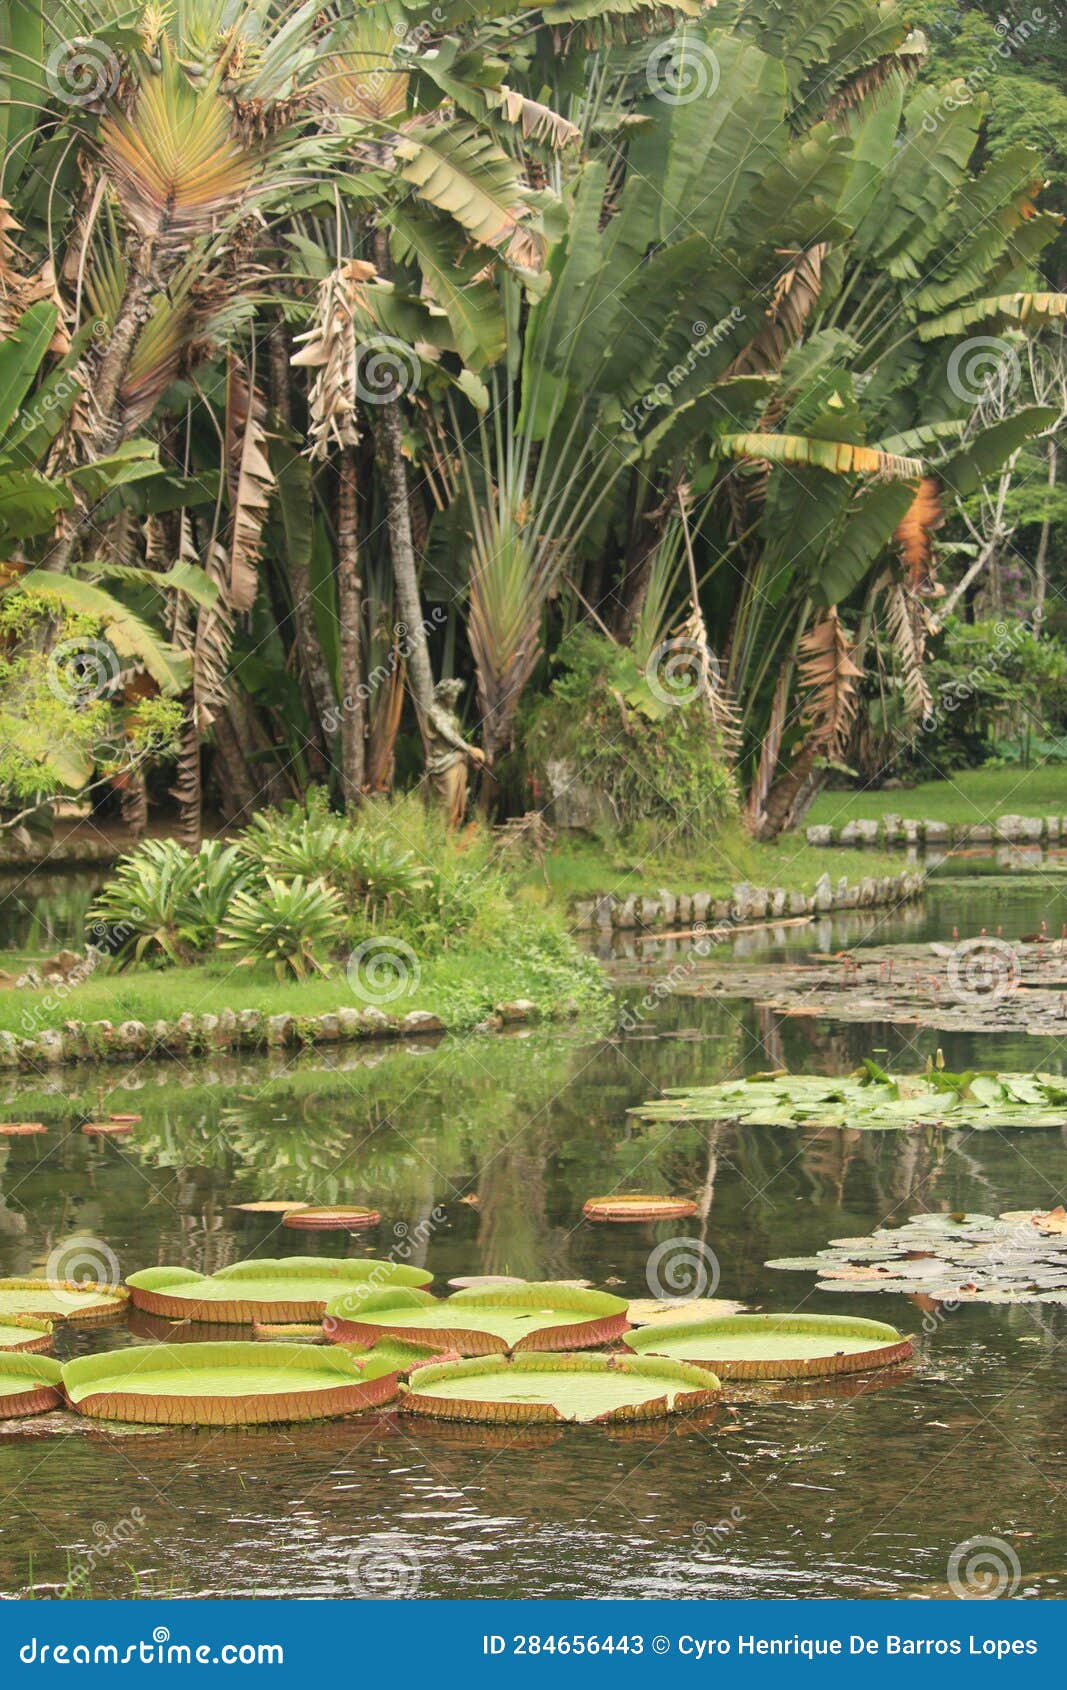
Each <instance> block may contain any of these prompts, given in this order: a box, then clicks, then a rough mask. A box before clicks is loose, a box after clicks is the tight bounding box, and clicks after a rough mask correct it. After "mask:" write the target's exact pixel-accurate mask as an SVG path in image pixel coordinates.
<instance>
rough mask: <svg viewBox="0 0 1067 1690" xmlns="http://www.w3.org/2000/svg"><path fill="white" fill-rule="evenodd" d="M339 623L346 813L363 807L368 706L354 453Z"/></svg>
mask: <svg viewBox="0 0 1067 1690" xmlns="http://www.w3.org/2000/svg"><path fill="white" fill-rule="evenodd" d="M337 618H338V622H339V623H340V652H341V796H342V798H343V801H344V807H345V809H346V810H355V809H356V808H357V807H358V806H359V804H360V803H361V802H362V798H363V784H364V776H365V761H366V749H365V735H366V704H365V702H364V696H363V635H362V629H363V582H362V580H361V579H360V574H359V502H358V498H357V483H356V450H355V447H353V446H346V447H345V448H344V450H343V451H342V453H341V464H340V479H339V482H338V488H337Z"/></svg>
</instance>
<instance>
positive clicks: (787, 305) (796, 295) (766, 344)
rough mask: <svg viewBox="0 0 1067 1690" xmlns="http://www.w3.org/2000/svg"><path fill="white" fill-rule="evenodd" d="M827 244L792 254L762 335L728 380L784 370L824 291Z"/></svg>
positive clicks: (738, 359) (739, 358)
mask: <svg viewBox="0 0 1067 1690" xmlns="http://www.w3.org/2000/svg"><path fill="white" fill-rule="evenodd" d="M829 250H830V249H829V246H828V244H827V243H826V242H825V241H821V242H819V244H818V245H816V246H813V247H809V248H808V249H807V251H805V252H797V253H793V254H790V255H789V256H790V257H791V258H792V262H791V263H790V264H789V265H788V267H787V268H786V269H785V270H784V271H783V272H782V274H781V275H780V276H779V278H778V281H777V282H776V284H775V287H774V291H773V294H772V296H771V303H770V305H769V306H768V308H767V313H766V315H767V321H766V323H765V324H764V326H763V328H761V329H760V331H759V333H758V334H757V335H755V336H754V337H753V339H752V340H750V341H749V343H748V345H747V346H746V347H744V348H743V350H742V351H741V352H739V353H738V355H737V357H736V358H735V359H734V361H733V363H732V364H731V365H730V367H729V369H728V370H727V371H726V377H727V379H728V378H729V377H731V376H737V375H762V374H763V373H764V372H765V371H767V370H778V369H781V366H782V360H783V359H784V358H785V355H786V353H787V352H788V351H789V349H790V348H791V347H792V346H795V344H796V342H797V341H798V340H799V339H800V337H801V335H802V334H803V332H804V327H805V324H806V323H807V320H808V318H809V317H810V315H811V313H812V311H813V309H814V307H815V306H816V304H817V303H818V299H819V295H820V293H821V291H822V267H823V260H824V259H825V257H826V254H827V253H828V252H829Z"/></svg>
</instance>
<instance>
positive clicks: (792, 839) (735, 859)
mask: <svg viewBox="0 0 1067 1690" xmlns="http://www.w3.org/2000/svg"><path fill="white" fill-rule="evenodd" d="M1064 807H1065V809H1067V805H1065V806H1064ZM900 866H901V865H900V858H899V856H894V855H892V854H891V853H890V852H888V851H885V852H882V851H866V850H860V851H843V850H835V851H834V852H833V854H832V855H828V854H827V852H826V851H822V850H816V849H814V848H813V847H812V846H810V845H807V844H805V843H804V841H803V836H802V835H797V834H793V835H787V836H786V837H785V838H783V839H781V840H778V841H776V842H775V843H774V844H767V845H760V844H757V843H756V842H755V840H753V839H751V838H750V837H749V835H748V834H747V833H746V832H745V830H744V828H743V827H741V826H740V824H735V825H734V826H732V827H728V828H724V829H723V831H722V832H721V833H719V834H717V835H716V837H715V839H714V840H712V841H710V842H709V843H708V844H706V845H694V846H693V847H691V848H685V849H679V850H677V851H676V852H671V853H670V854H668V855H666V856H664V855H662V854H659V853H656V852H655V851H651V852H649V853H648V854H645V853H644V852H642V851H641V850H640V848H639V847H638V846H636V845H633V844H628V845H626V846H621V845H618V846H615V847H609V846H605V845H602V844H600V843H597V842H593V841H582V840H575V841H574V842H573V843H572V842H569V841H568V842H564V841H562V840H559V841H557V843H556V846H555V849H554V850H553V851H552V852H551V854H550V855H549V856H548V857H547V859H546V863H545V870H546V872H547V875H548V880H549V884H550V886H551V888H552V891H553V893H554V894H555V895H556V897H557V898H559V899H561V900H562V901H563V902H564V903H565V904H569V903H570V902H571V900H572V899H574V898H588V897H592V896H593V895H594V894H596V893H598V892H614V893H615V895H616V896H617V897H626V896H627V895H628V894H629V893H631V892H634V893H638V894H641V893H649V894H654V893H656V892H658V891H660V890H662V891H665V892H710V893H711V894H712V896H713V897H717V898H724V897H726V896H728V894H729V891H730V888H731V887H732V886H736V885H737V884H738V882H739V881H742V880H747V881H750V882H751V883H752V884H753V885H754V886H784V887H785V888H786V889H787V890H788V891H796V892H811V891H812V890H813V889H814V886H815V882H816V881H817V880H818V878H819V876H820V875H821V874H824V873H829V874H831V875H832V876H833V877H834V879H835V880H836V879H838V877H839V876H841V875H843V874H844V875H847V876H848V878H849V879H850V880H862V879H863V877H864V875H872V874H873V875H883V874H899V873H900ZM530 872H531V879H532V880H540V879H541V870H540V868H539V867H537V866H535V867H534V868H533V869H531V871H530ZM542 884H543V880H542Z"/></svg>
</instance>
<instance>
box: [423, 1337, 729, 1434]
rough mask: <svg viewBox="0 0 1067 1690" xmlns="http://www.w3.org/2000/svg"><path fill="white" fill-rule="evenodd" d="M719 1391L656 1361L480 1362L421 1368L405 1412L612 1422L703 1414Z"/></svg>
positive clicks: (700, 1375) (536, 1358) (699, 1376)
mask: <svg viewBox="0 0 1067 1690" xmlns="http://www.w3.org/2000/svg"><path fill="white" fill-rule="evenodd" d="M718 1389H719V1382H718V1380H717V1379H716V1378H715V1377H714V1375H713V1374H711V1373H708V1372H707V1370H706V1369H704V1368H699V1367H687V1366H685V1365H683V1364H682V1363H680V1362H676V1361H664V1360H662V1359H661V1358H660V1357H658V1356H626V1355H597V1354H585V1353H583V1352H581V1351H578V1352H577V1353H575V1354H572V1355H530V1354H526V1355H512V1356H501V1355H495V1356H478V1357H474V1358H468V1359H467V1360H465V1361H453V1362H441V1363H439V1364H437V1365H434V1364H433V1363H431V1364H430V1365H429V1366H428V1367H422V1368H419V1370H418V1372H417V1373H415V1374H414V1376H413V1377H412V1379H411V1381H410V1382H409V1384H408V1386H407V1388H406V1390H405V1391H404V1394H403V1396H402V1397H401V1400H400V1410H401V1413H403V1414H425V1415H430V1416H433V1417H436V1418H440V1419H443V1420H489V1421H509V1422H523V1421H541V1422H552V1423H556V1422H559V1421H573V1422H576V1423H578V1424H580V1425H589V1424H593V1423H601V1424H610V1423H616V1422H619V1421H633V1420H652V1419H658V1418H660V1417H661V1416H664V1415H667V1414H679V1413H684V1412H687V1411H688V1410H691V1409H696V1408H703V1407H706V1406H707V1405H708V1404H710V1403H713V1402H714V1401H715V1399H716V1396H717V1394H718Z"/></svg>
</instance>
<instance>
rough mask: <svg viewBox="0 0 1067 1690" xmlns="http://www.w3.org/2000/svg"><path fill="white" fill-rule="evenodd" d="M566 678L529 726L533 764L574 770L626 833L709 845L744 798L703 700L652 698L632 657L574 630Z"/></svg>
mask: <svg viewBox="0 0 1067 1690" xmlns="http://www.w3.org/2000/svg"><path fill="white" fill-rule="evenodd" d="M557 662H558V664H559V666H560V673H559V675H558V676H557V678H556V680H555V681H553V683H552V686H551V689H550V691H549V694H548V696H547V698H545V699H542V700H541V701H540V702H539V703H538V704H537V705H535V707H534V709H533V711H532V712H531V714H530V716H529V719H528V730H527V746H528V755H529V758H530V761H531V763H532V765H533V767H534V768H535V769H537V770H538V771H539V772H540V773H541V775H542V776H543V774H544V770H545V766H546V764H547V763H548V761H549V760H550V759H555V758H561V759H567V760H571V761H573V762H574V763H575V764H576V766H577V768H578V769H579V770H580V772H581V778H582V781H583V782H584V783H585V784H586V785H588V786H590V787H592V788H593V789H594V790H595V791H597V792H598V793H600V794H602V795H603V796H604V797H606V798H607V800H608V801H609V803H610V805H611V808H612V810H613V812H614V815H615V819H616V822H617V825H618V828H619V831H620V832H621V833H623V834H627V833H628V832H629V831H630V830H631V829H632V828H633V827H634V826H635V825H636V824H637V823H639V822H642V821H645V822H651V823H652V824H653V825H654V826H655V827H656V828H657V829H659V830H662V831H666V832H669V833H670V835H671V837H672V839H673V840H675V841H676V842H677V841H679V840H686V839H694V838H700V837H706V836H707V835H708V834H709V833H713V832H715V831H716V830H717V829H718V828H719V827H721V825H722V824H723V822H724V821H726V819H727V818H728V817H729V816H730V815H731V814H732V813H733V812H734V810H735V809H736V804H737V793H736V789H735V786H734V781H733V777H732V775H731V773H730V771H729V769H728V767H727V765H726V762H725V759H724V757H723V753H722V748H721V746H720V745H719V744H717V743H716V737H715V733H714V729H713V727H712V724H711V722H710V720H709V718H708V713H707V710H706V708H705V705H704V701H703V699H702V698H701V697H700V696H699V694H697V695H695V696H692V697H688V698H687V697H686V696H685V695H684V694H679V695H678V696H677V697H676V698H674V699H672V698H670V697H669V696H666V689H665V688H664V687H663V686H660V687H658V688H657V689H655V690H654V689H653V687H652V686H651V685H650V684H649V681H648V679H647V677H646V674H645V672H644V670H643V669H642V668H641V667H640V665H639V664H638V662H637V659H636V657H635V656H634V654H633V652H632V651H630V650H629V649H628V648H627V647H625V646H620V645H616V644H614V643H613V642H612V641H611V640H608V639H605V638H604V637H603V636H602V635H600V634H596V633H594V632H593V631H592V630H590V629H588V628H584V627H583V628H577V629H575V631H574V632H573V633H572V634H571V635H570V636H569V637H568V639H566V640H565V641H564V643H563V645H562V646H561V647H560V650H559V652H558V654H557Z"/></svg>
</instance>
